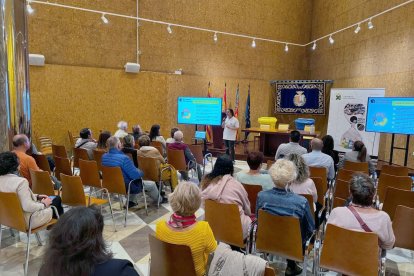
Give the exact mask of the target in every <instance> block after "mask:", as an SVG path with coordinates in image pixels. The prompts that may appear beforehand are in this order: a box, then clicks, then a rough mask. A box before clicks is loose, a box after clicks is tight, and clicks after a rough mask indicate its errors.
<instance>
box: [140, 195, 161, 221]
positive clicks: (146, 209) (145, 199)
mask: <svg viewBox="0 0 414 276" xmlns="http://www.w3.org/2000/svg"><path fill="white" fill-rule="evenodd" d="M142 194H143V195H144V206H145V213H146V214H147V216H148V206H147V196H146V194H145V189H142ZM158 202H159V201H158Z"/></svg>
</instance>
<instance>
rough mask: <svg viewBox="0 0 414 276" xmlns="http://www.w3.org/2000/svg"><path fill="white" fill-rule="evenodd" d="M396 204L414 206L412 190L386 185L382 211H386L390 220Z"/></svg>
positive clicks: (392, 218) (392, 217)
mask: <svg viewBox="0 0 414 276" xmlns="http://www.w3.org/2000/svg"><path fill="white" fill-rule="evenodd" d="M398 205H402V206H405V207H409V208H414V192H412V191H407V190H401V189H397V188H393V187H388V188H387V192H386V194H385V200H384V205H383V206H382V211H384V212H386V213H387V214H388V215H389V216H390V218H391V220H392V221H393V220H394V214H395V210H396V209H397V206H398ZM413 233H414V232H413Z"/></svg>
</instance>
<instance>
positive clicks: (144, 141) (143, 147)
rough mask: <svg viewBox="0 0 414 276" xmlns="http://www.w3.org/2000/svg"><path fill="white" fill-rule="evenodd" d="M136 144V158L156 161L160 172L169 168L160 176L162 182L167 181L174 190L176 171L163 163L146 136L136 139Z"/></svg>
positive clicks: (176, 178) (176, 180)
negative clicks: (137, 147) (137, 145)
mask: <svg viewBox="0 0 414 276" xmlns="http://www.w3.org/2000/svg"><path fill="white" fill-rule="evenodd" d="M138 144H139V146H140V148H139V150H138V151H137V154H138V156H142V157H150V158H155V159H157V160H158V165H159V168H160V170H162V169H164V168H166V167H169V168H170V170H165V171H164V172H163V173H162V175H161V180H162V181H169V182H170V183H171V186H172V188H173V189H174V188H175V187H176V186H177V185H178V177H177V171H176V170H175V168H174V167H173V166H171V165H170V164H167V163H165V160H164V157H162V155H161V153H160V152H159V151H158V150H157V149H156V148H154V147H152V146H150V138H149V136H148V135H146V134H144V135H142V136H141V137H139V139H138Z"/></svg>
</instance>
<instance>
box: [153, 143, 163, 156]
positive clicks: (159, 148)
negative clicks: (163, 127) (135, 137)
mask: <svg viewBox="0 0 414 276" xmlns="http://www.w3.org/2000/svg"><path fill="white" fill-rule="evenodd" d="M150 146H152V147H154V148H156V149H157V150H158V151H159V152H160V154H161V155H162V156H165V155H164V148H163V146H162V143H161V142H160V141H151V142H150Z"/></svg>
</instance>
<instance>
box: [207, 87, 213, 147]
mask: <svg viewBox="0 0 414 276" xmlns="http://www.w3.org/2000/svg"><path fill="white" fill-rule="evenodd" d="M207 97H208V98H211V89H210V82H208V90H207ZM206 139H207V142H211V141H212V140H213V130H212V129H211V126H206Z"/></svg>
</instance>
